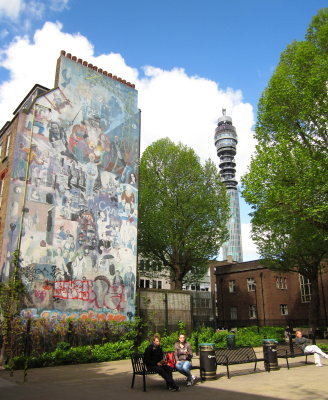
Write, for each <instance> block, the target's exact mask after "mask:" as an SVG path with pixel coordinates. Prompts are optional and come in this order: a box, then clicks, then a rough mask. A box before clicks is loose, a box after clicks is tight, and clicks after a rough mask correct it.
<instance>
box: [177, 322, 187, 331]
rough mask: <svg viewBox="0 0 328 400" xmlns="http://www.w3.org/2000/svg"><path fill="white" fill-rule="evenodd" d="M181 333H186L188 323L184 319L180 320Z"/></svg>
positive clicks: (179, 328)
mask: <svg viewBox="0 0 328 400" xmlns="http://www.w3.org/2000/svg"><path fill="white" fill-rule="evenodd" d="M178 331H179V333H186V324H185V323H184V322H183V321H179V322H178Z"/></svg>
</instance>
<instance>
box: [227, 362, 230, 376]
mask: <svg viewBox="0 0 328 400" xmlns="http://www.w3.org/2000/svg"><path fill="white" fill-rule="evenodd" d="M227 374H228V379H230V373H229V364H227Z"/></svg>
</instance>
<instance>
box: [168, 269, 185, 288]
mask: <svg viewBox="0 0 328 400" xmlns="http://www.w3.org/2000/svg"><path fill="white" fill-rule="evenodd" d="M182 269H183V268H182V267H181V265H180V264H174V266H173V268H172V271H173V273H174V276H173V277H172V281H171V283H170V285H171V290H182V280H183V277H184V273H183V272H182Z"/></svg>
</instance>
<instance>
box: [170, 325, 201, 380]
mask: <svg viewBox="0 0 328 400" xmlns="http://www.w3.org/2000/svg"><path fill="white" fill-rule="evenodd" d="M174 356H175V359H176V364H175V368H176V369H177V370H178V371H179V372H181V374H183V375H185V376H186V377H187V386H191V385H192V384H193V383H194V382H195V379H196V378H195V377H194V376H192V375H191V373H190V369H191V359H192V349H191V346H190V343H188V342H186V335H185V334H184V333H180V335H179V340H178V341H177V342H176V343H175V345H174Z"/></svg>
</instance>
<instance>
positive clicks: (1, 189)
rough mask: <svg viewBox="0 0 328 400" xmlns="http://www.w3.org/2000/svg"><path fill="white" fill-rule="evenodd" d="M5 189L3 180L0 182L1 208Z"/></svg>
mask: <svg viewBox="0 0 328 400" xmlns="http://www.w3.org/2000/svg"><path fill="white" fill-rule="evenodd" d="M3 187H4V180H3V179H1V180H0V206H1V203H2V194H3Z"/></svg>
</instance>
